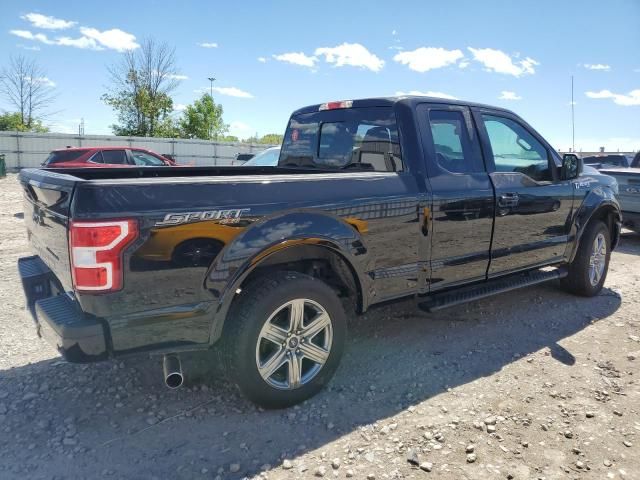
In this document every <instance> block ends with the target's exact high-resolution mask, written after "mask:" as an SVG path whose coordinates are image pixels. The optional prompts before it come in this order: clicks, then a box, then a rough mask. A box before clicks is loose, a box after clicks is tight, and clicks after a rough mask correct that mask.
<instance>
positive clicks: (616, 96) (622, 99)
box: [585, 89, 640, 107]
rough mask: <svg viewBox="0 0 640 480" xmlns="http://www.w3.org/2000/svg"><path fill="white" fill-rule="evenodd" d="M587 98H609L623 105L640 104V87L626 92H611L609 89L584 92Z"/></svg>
mask: <svg viewBox="0 0 640 480" xmlns="http://www.w3.org/2000/svg"><path fill="white" fill-rule="evenodd" d="M585 95H586V96H587V97H589V98H610V99H612V100H613V102H614V103H616V104H618V105H623V106H625V107H630V106H637V105H640V89H638V90H631V91H630V92H629V93H628V94H626V95H624V94H621V93H613V92H612V91H610V90H600V91H599V92H585Z"/></svg>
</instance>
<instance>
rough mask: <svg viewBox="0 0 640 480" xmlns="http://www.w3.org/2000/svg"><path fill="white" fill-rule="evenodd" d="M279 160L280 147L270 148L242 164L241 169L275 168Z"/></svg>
mask: <svg viewBox="0 0 640 480" xmlns="http://www.w3.org/2000/svg"><path fill="white" fill-rule="evenodd" d="M279 158H280V147H271V148H267V149H266V150H263V151H262V152H260V153H259V154H257V155H256V156H255V157H253V158H252V159H251V160H247V161H246V162H244V163H243V164H242V166H243V167H275V166H276V165H278V159H279Z"/></svg>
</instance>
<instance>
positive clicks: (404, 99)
mask: <svg viewBox="0 0 640 480" xmlns="http://www.w3.org/2000/svg"><path fill="white" fill-rule="evenodd" d="M343 101H345V100H343ZM352 102H353V105H352V107H351V108H362V107H390V106H392V105H395V104H396V103H403V104H407V105H410V106H412V107H413V106H415V105H417V104H419V103H441V104H443V105H461V106H468V107H478V108H490V109H492V110H501V111H503V112H509V113H513V112H512V111H511V110H508V109H506V108H501V107H496V106H494V105H486V104H482V103H475V102H467V101H465V100H458V99H455V100H454V99H450V98H440V97H425V96H422V95H400V96H395V97H371V98H358V99H353V100H352ZM321 105H323V104H322V103H318V104H316V105H309V106H306V107H302V108H299V109H298V110H296V111H295V112H293V114H292V115H297V114H300V113H311V112H317V111H318V110H319V109H320V106H321Z"/></svg>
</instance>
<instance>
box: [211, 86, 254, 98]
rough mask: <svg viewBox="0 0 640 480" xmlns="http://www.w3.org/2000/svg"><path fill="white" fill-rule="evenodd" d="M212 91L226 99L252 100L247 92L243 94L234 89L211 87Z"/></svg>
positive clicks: (241, 91)
mask: <svg viewBox="0 0 640 480" xmlns="http://www.w3.org/2000/svg"><path fill="white" fill-rule="evenodd" d="M213 90H214V91H216V92H218V93H219V94H220V95H226V96H228V97H239V98H253V95H251V94H250V93H249V92H245V91H244V90H240V89H239V88H236V87H213Z"/></svg>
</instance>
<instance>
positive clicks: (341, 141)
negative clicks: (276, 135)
mask: <svg viewBox="0 0 640 480" xmlns="http://www.w3.org/2000/svg"><path fill="white" fill-rule="evenodd" d="M279 165H280V166H285V167H287V166H293V167H315V168H323V169H347V168H361V169H365V170H375V171H382V172H396V171H401V170H402V158H401V154H400V142H399V140H398V129H397V126H396V117H395V115H394V113H393V109H392V108H391V107H371V108H345V109H336V110H323V111H319V112H312V113H302V114H298V115H296V116H294V117H291V120H290V121H289V126H288V127H287V132H286V134H285V137H284V141H283V144H282V153H281V154H280V161H279Z"/></svg>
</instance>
